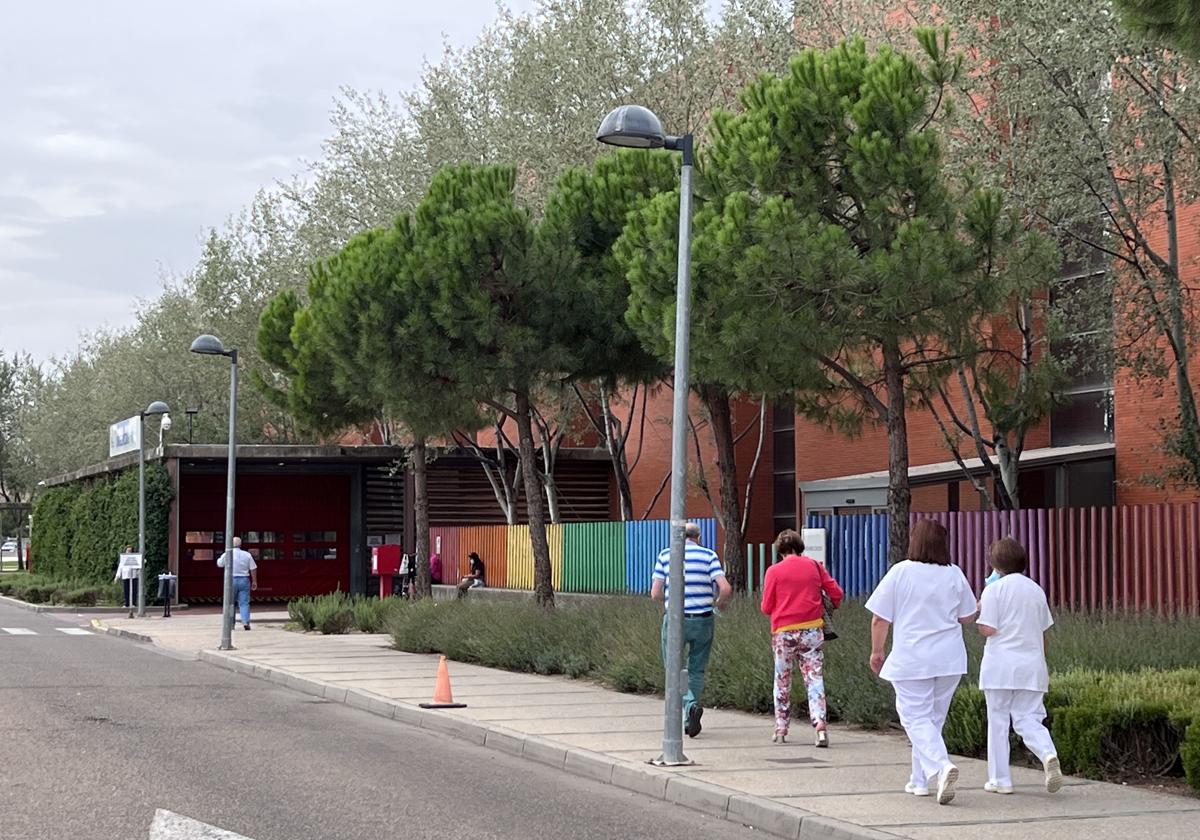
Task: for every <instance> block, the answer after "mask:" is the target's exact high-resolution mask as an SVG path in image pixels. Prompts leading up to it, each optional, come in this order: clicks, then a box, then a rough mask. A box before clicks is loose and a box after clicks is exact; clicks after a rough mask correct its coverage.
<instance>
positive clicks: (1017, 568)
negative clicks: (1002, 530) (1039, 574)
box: [988, 537, 1029, 575]
mask: <svg viewBox="0 0 1200 840" xmlns="http://www.w3.org/2000/svg"><path fill="white" fill-rule="evenodd" d="M988 560H989V561H990V562H991V564H992V568H993V569H995V570H996V571H997V572H999V573H1000V574H1002V575H1011V574H1016V573H1018V572H1024V571H1025V570H1026V569H1028V568H1029V555H1027V554H1026V553H1025V547H1024V546H1023V545H1021V544H1020V543H1019V542H1017V541H1016V540H1014V539H1013V538H1012V537H1005V538H1004V539H1002V540H996V541H995V542H994V543H992V547H991V548H989V549H988Z"/></svg>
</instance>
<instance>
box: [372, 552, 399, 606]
mask: <svg viewBox="0 0 1200 840" xmlns="http://www.w3.org/2000/svg"><path fill="white" fill-rule="evenodd" d="M371 574H373V575H379V597H380V598H387V597H389V596H390V595H391V594H392V576H393V575H398V574H400V546H398V545H376V546H372V547H371Z"/></svg>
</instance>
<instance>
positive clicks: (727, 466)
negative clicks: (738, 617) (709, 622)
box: [700, 385, 746, 592]
mask: <svg viewBox="0 0 1200 840" xmlns="http://www.w3.org/2000/svg"><path fill="white" fill-rule="evenodd" d="M700 398H701V399H702V400H703V401H704V405H705V407H706V408H707V409H708V414H709V417H710V418H711V421H712V433H713V441H714V442H715V443H716V446H717V474H718V476H719V477H720V492H721V502H720V518H721V527H722V528H723V529H724V531H725V543H724V546H723V550H722V552H721V556H722V557H724V559H725V577H726V579H728V581H729V585H730V586H732V587H733V590H734V591H735V592H744V591H745V590H746V563H745V559H744V558H743V556H742V552H743V551H744V550H745V549H744V546H743V536H742V509H741V508H742V506H741V502H740V501H739V499H738V483H737V459H736V457H735V454H734V449H735V444H734V435H733V415H732V412H731V411H730V409H729V395H728V393H726V391H725V390H724V389H723V388H721V387H720V386H717V385H701V386H700Z"/></svg>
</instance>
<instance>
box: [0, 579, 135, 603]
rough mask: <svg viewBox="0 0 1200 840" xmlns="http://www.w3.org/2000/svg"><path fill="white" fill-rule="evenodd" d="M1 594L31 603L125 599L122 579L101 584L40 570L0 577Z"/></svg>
mask: <svg viewBox="0 0 1200 840" xmlns="http://www.w3.org/2000/svg"><path fill="white" fill-rule="evenodd" d="M0 595H10V596H12V597H14V598H20V599H21V600H22V601H28V602H29V603H31V604H66V605H69V606H76V607H94V606H96V605H97V604H120V603H122V600H123V596H122V594H121V585H120V584H119V583H112V582H109V583H105V584H98V583H93V582H88V581H82V580H78V579H67V580H61V579H57V578H52V577H48V576H46V575H40V574H12V575H4V576H3V577H0Z"/></svg>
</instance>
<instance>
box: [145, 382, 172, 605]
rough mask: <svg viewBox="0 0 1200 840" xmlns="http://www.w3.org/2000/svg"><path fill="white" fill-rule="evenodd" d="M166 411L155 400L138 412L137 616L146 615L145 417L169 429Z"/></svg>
mask: <svg viewBox="0 0 1200 840" xmlns="http://www.w3.org/2000/svg"><path fill="white" fill-rule="evenodd" d="M167 411H168V409H167V404H166V403H165V402H163V401H162V400H155V401H154V402H152V403H150V405H148V406H146V408H145V409H144V410H143V411H141V412H139V413H138V556H139V557H141V558H142V563H141V566H140V567H139V568H138V603H137V617H138V618H143V617H144V616H145V615H146V418H147V417H159V416H161V417H162V427H163V429H164V430H165V429H169V428H170V425H169V423H170V421H171V416H170V415H169V414H167ZM160 446H161V444H160Z"/></svg>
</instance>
